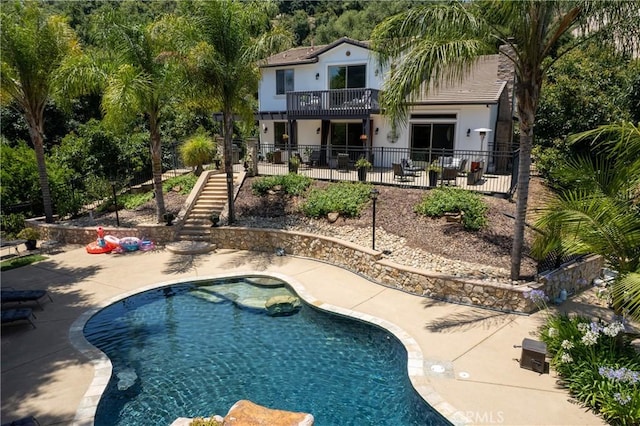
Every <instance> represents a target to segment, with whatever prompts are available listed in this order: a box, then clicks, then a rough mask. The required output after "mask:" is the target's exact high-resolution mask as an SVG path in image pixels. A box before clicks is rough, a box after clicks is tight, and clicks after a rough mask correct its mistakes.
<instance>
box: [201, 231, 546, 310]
mask: <svg viewBox="0 0 640 426" xmlns="http://www.w3.org/2000/svg"><path fill="white" fill-rule="evenodd" d="M211 238H212V241H211V242H212V243H214V244H216V246H217V247H218V248H227V249H237V250H250V251H262V252H268V253H275V250H276V248H283V249H284V250H285V253H286V254H290V255H295V256H302V257H309V258H312V259H317V260H322V261H325V262H328V263H331V264H333V265H338V266H341V267H343V268H345V269H348V270H350V271H353V272H356V273H358V274H361V275H363V276H365V277H367V278H369V279H372V280H374V281H377V282H379V283H382V284H383V285H387V286H389V287H393V288H397V289H400V290H403V291H406V292H408V293H412V294H417V295H420V296H430V297H433V298H436V299H441V300H446V301H449V302H456V303H464V304H469V305H477V306H482V307H488V308H492V309H497V310H501V311H515V312H532V311H534V310H535V309H536V307H535V305H534V304H532V303H531V301H530V300H528V299H526V298H525V297H524V296H523V295H524V293H526V292H528V291H530V290H531V289H533V288H536V289H537V288H540V287H541V284H539V283H536V282H532V283H527V284H524V285H518V286H514V285H511V284H500V283H488V282H483V281H475V280H465V279H461V278H458V277H454V276H450V275H445V274H440V273H437V272H431V271H426V270H421V269H416V268H412V267H409V266H404V265H399V264H396V263H394V262H391V261H389V260H387V259H384V258H383V257H382V253H381V252H378V251H374V250H371V249H368V248H364V247H361V246H359V245H355V244H351V243H349V242H346V241H342V240H338V239H335V238H331V237H324V236H320V235H315V234H305V233H297V232H289V231H278V230H272V229H257V228H236V227H221V228H216V229H213V230H212V237H211Z"/></svg>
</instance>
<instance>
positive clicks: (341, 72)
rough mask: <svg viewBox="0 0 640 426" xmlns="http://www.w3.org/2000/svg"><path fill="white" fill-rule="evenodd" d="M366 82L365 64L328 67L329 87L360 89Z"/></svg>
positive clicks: (333, 88)
mask: <svg viewBox="0 0 640 426" xmlns="http://www.w3.org/2000/svg"><path fill="white" fill-rule="evenodd" d="M366 83H367V66H366V65H349V66H331V67H329V89H332V90H335V89H362V88H364V87H366Z"/></svg>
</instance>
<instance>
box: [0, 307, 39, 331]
mask: <svg viewBox="0 0 640 426" xmlns="http://www.w3.org/2000/svg"><path fill="white" fill-rule="evenodd" d="M31 317H33V318H35V317H36V316H35V315H34V314H33V311H32V310H31V308H18V309H7V310H3V311H2V324H8V323H12V322H16V321H29V323H30V324H31V326H32V327H33V328H36V325H35V324H34V323H33V321H31Z"/></svg>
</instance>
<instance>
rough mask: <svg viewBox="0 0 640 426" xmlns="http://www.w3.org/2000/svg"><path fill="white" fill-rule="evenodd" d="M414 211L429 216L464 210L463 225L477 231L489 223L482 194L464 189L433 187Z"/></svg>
mask: <svg viewBox="0 0 640 426" xmlns="http://www.w3.org/2000/svg"><path fill="white" fill-rule="evenodd" d="M414 211H415V212H416V213H419V214H423V215H425V216H429V217H440V216H442V215H444V214H445V213H460V212H464V214H463V216H462V225H463V226H464V228H465V229H468V230H471V231H477V230H478V229H480V228H482V227H483V226H485V225H486V224H487V205H486V204H485V203H484V201H483V200H482V196H481V195H479V194H475V193H473V192H471V191H466V190H464V189H458V188H436V189H433V190H432V191H430V193H429V194H428V195H426V196H425V197H424V198H423V199H422V201H421V202H420V203H419V204H417V205H416V206H415V207H414Z"/></svg>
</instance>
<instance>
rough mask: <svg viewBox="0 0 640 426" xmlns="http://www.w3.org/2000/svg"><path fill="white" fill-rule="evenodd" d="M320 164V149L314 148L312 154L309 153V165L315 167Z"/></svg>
mask: <svg viewBox="0 0 640 426" xmlns="http://www.w3.org/2000/svg"><path fill="white" fill-rule="evenodd" d="M319 165H320V151H318V150H313V151H311V155H309V166H310V167H315V166H319Z"/></svg>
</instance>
